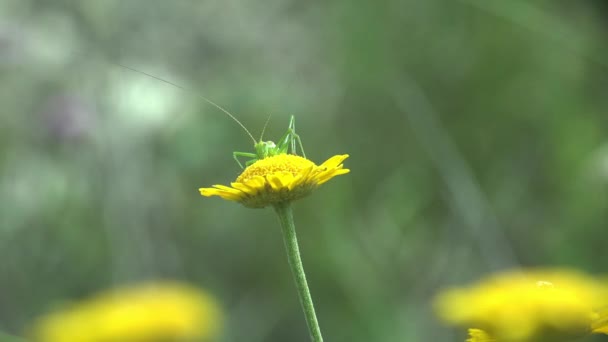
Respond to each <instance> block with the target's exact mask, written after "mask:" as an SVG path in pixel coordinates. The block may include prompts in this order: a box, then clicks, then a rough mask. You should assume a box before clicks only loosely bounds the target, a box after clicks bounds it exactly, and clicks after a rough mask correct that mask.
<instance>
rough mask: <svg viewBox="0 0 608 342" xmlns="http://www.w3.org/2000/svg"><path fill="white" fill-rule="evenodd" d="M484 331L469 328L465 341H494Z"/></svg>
mask: <svg viewBox="0 0 608 342" xmlns="http://www.w3.org/2000/svg"><path fill="white" fill-rule="evenodd" d="M495 341H496V340H495V339H493V338H491V337H490V335H488V334H487V333H486V332H485V331H483V330H480V329H469V338H467V340H466V342H495Z"/></svg>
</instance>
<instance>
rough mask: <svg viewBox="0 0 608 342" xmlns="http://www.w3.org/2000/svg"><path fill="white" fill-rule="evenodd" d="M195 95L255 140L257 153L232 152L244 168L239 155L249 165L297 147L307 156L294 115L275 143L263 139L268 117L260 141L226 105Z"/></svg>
mask: <svg viewBox="0 0 608 342" xmlns="http://www.w3.org/2000/svg"><path fill="white" fill-rule="evenodd" d="M116 64H117V65H118V66H120V67H123V68H125V69H128V70H131V71H133V72H136V73H139V74H142V75H146V76H148V77H151V78H154V79H156V80H158V81H161V82H163V83H166V84H169V85H172V86H174V87H177V88H179V89H181V90H183V91H185V92H191V91H190V90H189V89H187V88H185V87H183V86H181V85H179V84H177V83H173V82H171V81H168V80H166V79H164V78H160V77H158V76H155V75H152V74H149V73H147V72H144V71H141V70H137V69H135V68H131V67H129V66H127V65H123V64H119V63H116ZM195 95H197V96H198V97H199V98H200V99H202V100H203V101H205V102H207V103H208V104H210V105H212V106H213V107H215V108H217V109H219V110H220V111H222V112H223V113H224V114H226V115H228V116H229V117H230V118H231V119H232V120H234V121H235V122H236V123H237V124H238V125H239V126H241V128H242V129H243V130H244V131H245V132H246V133H247V135H249V137H250V138H251V140H252V141H253V147H254V149H255V153H249V152H233V153H232V156H233V157H234V160H236V162H237V163H238V164H239V166H240V167H241V168H242V169H243V168H244V167H243V164H241V162H240V161H239V159H238V158H239V157H244V158H250V159H249V160H248V161H247V162H245V166H249V165H251V164H253V163H255V162H256V161H258V160H260V159H264V158H268V157H272V156H276V155H279V154H287V153H291V154H294V155H297V154H298V151H297V147H299V148H300V150H301V151H302V157H304V158H306V154H305V153H304V147H303V146H302V140H300V136H299V135H298V134H296V122H295V117H294V116H293V115H292V116H291V118H290V119H289V126H288V127H287V132H285V134H283V136H282V137H281V138H280V139H279V142H278V143H276V144H275V143H274V142H273V141H263V140H262V138H263V137H264V131H265V130H266V126H267V125H268V121H269V120H270V116H269V117H268V119H267V120H266V123H265V124H264V128H263V129H262V134H261V136H260V141H256V140H255V138H254V137H253V135H252V134H251V132H249V130H248V129H247V127H245V125H243V124H242V123H241V122H240V121H239V120H238V119H237V118H236V117H235V116H234V115H232V114H231V113H230V112H229V111H227V110H226V109H225V108H224V107H222V106H220V105H219V104H217V103H215V102H213V101H211V100H210V99H208V98H206V97H205V96H203V95H200V94H195ZM296 142H297V144H296Z"/></svg>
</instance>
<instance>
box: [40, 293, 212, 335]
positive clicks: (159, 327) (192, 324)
mask: <svg viewBox="0 0 608 342" xmlns="http://www.w3.org/2000/svg"><path fill="white" fill-rule="evenodd" d="M219 328H220V312H219V308H218V307H217V305H216V304H215V301H214V300H213V299H212V298H211V297H209V296H208V295H206V294H204V293H202V292H200V291H199V290H197V289H195V288H192V287H190V286H187V285H183V284H178V283H159V284H147V285H144V286H140V287H132V288H123V289H116V290H112V291H108V292H105V293H102V294H99V295H97V296H95V297H94V298H92V299H89V300H87V301H84V302H82V303H78V304H76V305H75V306H74V307H72V308H69V309H67V310H64V311H58V312H55V313H51V314H49V315H47V316H45V317H42V318H41V319H39V320H38V322H37V323H36V324H35V326H34V329H33V340H34V341H38V342H135V341H137V342H148V341H167V342H169V341H171V342H177V341H180V342H181V341H189V342H190V341H212V340H213V339H214V338H215V337H216V336H217V335H218V333H219Z"/></svg>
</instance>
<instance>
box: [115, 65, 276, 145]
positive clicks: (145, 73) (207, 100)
mask: <svg viewBox="0 0 608 342" xmlns="http://www.w3.org/2000/svg"><path fill="white" fill-rule="evenodd" d="M116 64H117V65H118V66H120V67H123V68H125V69H129V70H131V71H134V72H137V73H140V74H142V75H146V76H148V77H152V78H153V79H156V80H158V81H161V82H164V83H167V84H170V85H172V86H174V87H177V88H179V89H181V90H183V91H185V92H192V91H191V90H189V89H187V88H184V87H182V86H180V85H179V84H177V83H173V82H171V81H167V80H165V79H163V78H160V77H158V76H154V75H152V74H149V73H147V72H145V71H141V70H137V69H135V68H131V67H130V66H127V65H123V64H120V63H116ZM192 93H194V92H192ZM194 95H196V96H198V97H199V98H201V99H202V100H203V101H205V102H207V103H208V104H210V105H212V106H213V107H215V108H217V109H219V110H221V111H222V112H224V113H225V114H226V115H228V116H229V117H230V118H231V119H232V120H234V122H236V123H237V124H239V126H241V128H242V129H244V130H245V132H247V135H249V137H250V138H251V140H253V144H254V145H255V144H257V141H255V138H254V137H253V135H252V134H251V132H249V130H248V129H247V128H246V127H245V125H243V124H242V123H241V122H240V121H239V120H238V119H237V118H236V117H235V116H234V115H232V114H230V112H229V111H227V110H226V109H224V108H223V107H222V106H220V105H218V104H217V103H215V102H213V101H211V100H209V99H208V98H206V97H204V96H203V95H201V94H198V93H194ZM264 128H266V126H264ZM262 132H263V131H262Z"/></svg>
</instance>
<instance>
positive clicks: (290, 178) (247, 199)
mask: <svg viewBox="0 0 608 342" xmlns="http://www.w3.org/2000/svg"><path fill="white" fill-rule="evenodd" d="M346 158H348V155H347V154H344V155H337V156H333V157H331V158H329V159H328V160H327V161H325V162H324V163H323V164H321V165H319V166H317V165H316V164H315V163H313V162H312V161H310V160H308V159H306V158H303V157H300V156H296V155H292V154H280V155H276V156H272V157H268V158H264V159H260V160H258V161H256V162H255V163H253V164H251V165H250V166H248V167H247V168H246V169H245V170H244V171H243V173H242V174H241V175H240V176H238V177H237V179H236V181H235V182H233V183H231V184H230V185H231V186H230V187H228V186H225V185H214V186H213V188H201V189H199V191H200V193H201V195H203V196H207V197H209V196H220V197H221V198H223V199H226V200H230V201H236V202H239V203H241V204H243V205H244V206H246V207H250V208H263V207H266V206H268V205H276V204H279V203H285V202H291V201H294V200H297V199H300V198H302V197H305V196H307V195H309V194H310V193H311V192H312V191H313V190H314V189H316V188H317V187H318V186H319V185H321V184H323V183H325V182H327V181H328V180H330V179H332V178H333V177H335V176H338V175H343V174H345V173H348V172H350V170H348V169H344V168H343V165H342V162H343V161H344V160H345V159H346Z"/></svg>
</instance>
